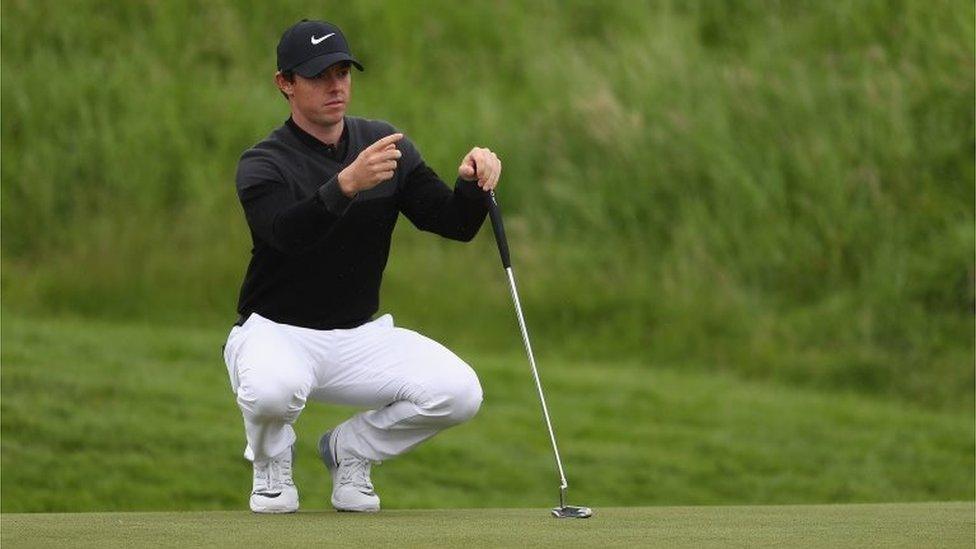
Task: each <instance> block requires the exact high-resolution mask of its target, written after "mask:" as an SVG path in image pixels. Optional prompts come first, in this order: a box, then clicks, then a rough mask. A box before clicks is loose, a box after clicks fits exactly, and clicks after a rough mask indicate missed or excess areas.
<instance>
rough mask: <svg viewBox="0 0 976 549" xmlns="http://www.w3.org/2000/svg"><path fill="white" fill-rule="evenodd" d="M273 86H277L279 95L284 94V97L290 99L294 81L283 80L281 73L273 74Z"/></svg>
mask: <svg viewBox="0 0 976 549" xmlns="http://www.w3.org/2000/svg"><path fill="white" fill-rule="evenodd" d="M275 84H277V85H278V89H279V90H281V93H282V94H284V95H285V97H291V95H292V94H293V93H295V92H294V87H295V81H294V80H291V81H289V80H288V79H287V78H285V75H284V74H282V73H281V71H278V72H276V73H275Z"/></svg>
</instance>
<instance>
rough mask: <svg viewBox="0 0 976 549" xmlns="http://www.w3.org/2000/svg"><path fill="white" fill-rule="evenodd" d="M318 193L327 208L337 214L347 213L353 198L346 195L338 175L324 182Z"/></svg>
mask: <svg viewBox="0 0 976 549" xmlns="http://www.w3.org/2000/svg"><path fill="white" fill-rule="evenodd" d="M316 194H318V198H319V201H320V202H321V203H322V204H323V205H324V206H325V208H326V209H327V210H329V211H330V212H332V213H333V214H335V215H337V216H339V215H342V214H343V213H345V211H346V209H348V208H349V205H350V204H352V200H353V197H350V196H346V193H344V192H343V191H342V188H341V187H340V186H339V177H338V176H336V177H333V178H332V179H330V180H328V181H326V182H325V183H323V184H322V186H321V187H319V189H318V192H317V193H316Z"/></svg>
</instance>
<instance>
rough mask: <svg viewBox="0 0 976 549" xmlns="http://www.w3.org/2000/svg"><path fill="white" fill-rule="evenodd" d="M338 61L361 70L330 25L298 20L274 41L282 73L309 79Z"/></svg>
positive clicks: (338, 31)
mask: <svg viewBox="0 0 976 549" xmlns="http://www.w3.org/2000/svg"><path fill="white" fill-rule="evenodd" d="M341 61H349V62H350V63H352V64H353V65H355V66H356V68H357V69H359V70H363V66H362V65H361V64H360V63H359V61H356V58H354V57H353V56H352V54H351V53H349V44H348V43H347V42H346V37H345V36H343V35H342V31H341V30H339V27H337V26H335V25H333V24H332V23H327V22H325V21H309V20H308V19H302V20H301V21H299V22H298V23H295V24H294V25H292V26H291V27H289V28H288V30H286V31H285V33H284V34H282V35H281V40H280V41H279V42H278V70H279V71H282V72H286V71H294V72H297V73H298V74H300V75H302V76H304V77H306V78H312V77H313V76H315V75H317V74H319V73H320V72H322V71H324V70H325V69H327V68H329V67H330V66H332V65H334V64H336V63H339V62H341Z"/></svg>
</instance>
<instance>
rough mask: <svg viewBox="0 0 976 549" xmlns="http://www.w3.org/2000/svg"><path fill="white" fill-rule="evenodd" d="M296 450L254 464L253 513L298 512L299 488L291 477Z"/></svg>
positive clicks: (291, 449) (288, 450) (291, 448)
mask: <svg viewBox="0 0 976 549" xmlns="http://www.w3.org/2000/svg"><path fill="white" fill-rule="evenodd" d="M293 452H294V448H293V447H289V448H288V449H287V450H285V451H284V452H282V453H281V454H279V455H277V456H275V457H273V458H271V459H269V460H267V461H255V462H254V481H253V484H252V488H251V511H254V512H255V513H294V512H295V511H298V488H296V487H295V482H294V481H293V480H292V477H291V464H292V459H293V457H294V456H293Z"/></svg>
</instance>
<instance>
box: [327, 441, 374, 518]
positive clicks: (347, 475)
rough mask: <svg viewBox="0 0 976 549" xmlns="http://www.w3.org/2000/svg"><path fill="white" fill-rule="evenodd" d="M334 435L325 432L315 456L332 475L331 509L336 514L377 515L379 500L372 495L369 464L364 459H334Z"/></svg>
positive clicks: (336, 453) (369, 462)
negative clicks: (357, 513)
mask: <svg viewBox="0 0 976 549" xmlns="http://www.w3.org/2000/svg"><path fill="white" fill-rule="evenodd" d="M335 432H336V431H334V430H333V431H329V432H327V433H325V434H324V435H322V438H321V439H319V455H320V456H321V457H322V462H323V463H325V466H326V468H328V469H329V473H330V474H331V475H332V506H333V507H335V508H336V510H337V511H354V512H360V513H375V512H377V511H379V510H380V498H379V496H377V495H376V492H375V491H373V482H372V481H371V480H370V479H369V470H370V467H371V466H372V462H371V461H369V460H368V459H359V458H351V457H345V458H338V457H337V456H338V452H337V451H336V437H335V435H334V433H335Z"/></svg>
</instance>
